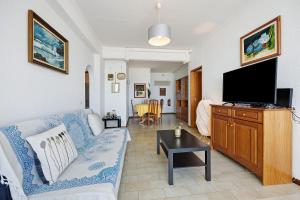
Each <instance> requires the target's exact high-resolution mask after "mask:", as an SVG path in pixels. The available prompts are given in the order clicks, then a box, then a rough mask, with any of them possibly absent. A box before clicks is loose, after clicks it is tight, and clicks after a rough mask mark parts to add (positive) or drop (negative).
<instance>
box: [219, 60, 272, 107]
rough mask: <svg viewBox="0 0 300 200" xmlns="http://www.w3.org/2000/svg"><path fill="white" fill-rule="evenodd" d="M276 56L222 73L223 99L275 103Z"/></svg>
mask: <svg viewBox="0 0 300 200" xmlns="http://www.w3.org/2000/svg"><path fill="white" fill-rule="evenodd" d="M276 89H277V58H275V59H271V60H267V61H264V62H261V63H256V64H253V65H250V66H247V67H243V68H240V69H237V70H233V71H230V72H226V73H224V74H223V101H224V102H228V103H242V104H253V105H257V104H258V105H261V104H275V102H276Z"/></svg>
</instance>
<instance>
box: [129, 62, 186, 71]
mask: <svg viewBox="0 0 300 200" xmlns="http://www.w3.org/2000/svg"><path fill="white" fill-rule="evenodd" d="M128 66H129V67H130V68H151V72H157V73H173V72H176V71H177V70H178V69H179V68H180V67H182V66H183V64H182V63H181V62H163V61H129V63H128Z"/></svg>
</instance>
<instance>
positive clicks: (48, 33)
mask: <svg viewBox="0 0 300 200" xmlns="http://www.w3.org/2000/svg"><path fill="white" fill-rule="evenodd" d="M68 57H69V43H68V40H67V39H65V38H64V37H63V36H62V35H61V34H59V33H58V32H57V31H56V30H55V29H54V28H52V27H51V26H50V25H49V24H48V23H47V22H46V21H44V20H43V19H42V18H41V17H39V16H38V15H37V14H36V13H35V12H33V11H32V10H29V11H28V61H29V62H31V63H35V64H39V65H42V66H44V67H47V68H50V69H53V70H56V71H59V72H63V73H65V74H68V73H69V61H68V59H69V58H68Z"/></svg>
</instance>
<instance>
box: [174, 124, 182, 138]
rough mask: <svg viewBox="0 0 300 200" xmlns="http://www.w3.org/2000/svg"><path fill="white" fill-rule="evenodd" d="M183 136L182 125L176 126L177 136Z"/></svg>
mask: <svg viewBox="0 0 300 200" xmlns="http://www.w3.org/2000/svg"><path fill="white" fill-rule="evenodd" d="M180 136H181V126H177V127H176V128H175V137H177V138H180Z"/></svg>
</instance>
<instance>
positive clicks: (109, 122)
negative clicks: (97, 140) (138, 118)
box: [102, 116, 121, 128]
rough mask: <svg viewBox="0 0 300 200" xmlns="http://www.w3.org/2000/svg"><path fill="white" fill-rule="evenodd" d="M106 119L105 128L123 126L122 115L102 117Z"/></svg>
mask: <svg viewBox="0 0 300 200" xmlns="http://www.w3.org/2000/svg"><path fill="white" fill-rule="evenodd" d="M102 120H103V121H104V128H120V127H121V117H120V116H115V117H110V116H105V117H103V118H102Z"/></svg>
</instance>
